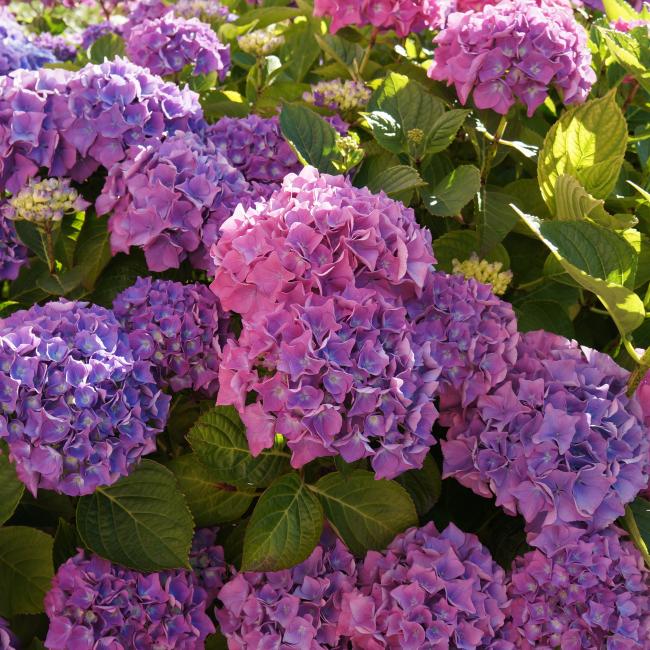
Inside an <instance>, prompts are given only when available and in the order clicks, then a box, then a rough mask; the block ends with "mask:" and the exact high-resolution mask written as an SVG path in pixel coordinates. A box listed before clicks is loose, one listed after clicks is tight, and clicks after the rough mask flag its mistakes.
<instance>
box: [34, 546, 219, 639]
mask: <svg viewBox="0 0 650 650" xmlns="http://www.w3.org/2000/svg"><path fill="white" fill-rule="evenodd" d="M207 541H209V540H207ZM195 543H196V540H195ZM212 553H213V551H211V550H210V549H207V550H205V551H204V552H203V554H201V557H203V558H204V559H205V558H207V560H208V561H211V559H212V555H211V554H212ZM193 556H194V561H196V558H197V557H198V556H199V549H198V548H196V547H195V548H194V550H193ZM216 559H217V561H218V558H216ZM207 568H208V567H201V571H202V572H205V570H206V569H207ZM209 604H210V597H209V595H208V593H207V592H206V591H205V589H203V587H202V586H201V578H200V576H199V575H197V574H194V573H192V572H190V571H184V570H173V571H162V572H159V573H149V574H144V573H140V572H138V571H134V570H132V569H127V568H124V567H121V566H119V565H117V564H112V563H111V562H109V561H108V560H104V559H102V558H100V557H98V556H96V555H86V554H85V553H84V552H83V551H80V552H79V553H78V554H77V555H75V556H74V557H73V558H71V559H69V560H68V561H67V562H66V563H65V564H62V565H61V566H60V567H59V570H58V571H57V573H56V575H55V576H54V579H53V581H52V588H51V590H50V591H49V592H48V594H47V595H46V596H45V613H46V614H47V616H48V617H49V619H50V627H49V630H48V633H47V638H46V639H45V647H46V648H50V649H51V650H88V649H89V648H97V649H99V648H102V649H103V648H106V649H108V648H111V649H118V648H124V649H126V648H134V649H136V650H150V649H153V648H155V649H156V650H200V649H201V648H203V647H204V641H205V639H206V637H207V636H208V635H209V634H211V633H213V632H214V631H215V629H214V625H213V623H212V621H211V620H210V617H209V616H208V614H207V612H206V610H207V607H208V606H209Z"/></svg>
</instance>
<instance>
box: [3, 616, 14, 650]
mask: <svg viewBox="0 0 650 650" xmlns="http://www.w3.org/2000/svg"><path fill="white" fill-rule="evenodd" d="M17 648H18V639H17V638H16V637H15V635H14V634H13V632H12V631H11V630H10V629H9V623H8V622H7V621H5V619H4V618H2V617H0V650H17Z"/></svg>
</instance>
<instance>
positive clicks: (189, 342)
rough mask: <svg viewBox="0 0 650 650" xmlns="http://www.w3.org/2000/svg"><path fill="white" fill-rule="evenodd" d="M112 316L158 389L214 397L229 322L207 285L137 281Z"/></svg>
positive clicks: (119, 298)
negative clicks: (147, 366)
mask: <svg viewBox="0 0 650 650" xmlns="http://www.w3.org/2000/svg"><path fill="white" fill-rule="evenodd" d="M113 313H114V314H115V316H116V318H117V320H118V321H119V322H120V324H121V325H122V327H123V328H124V329H125V330H126V331H127V332H128V334H129V345H130V347H131V349H132V350H133V353H134V355H135V356H136V358H138V359H148V360H149V361H151V362H152V363H153V365H154V366H155V370H154V376H155V377H156V380H157V381H156V383H157V384H158V385H160V386H163V387H166V386H167V385H169V386H170V387H171V389H172V390H173V391H180V390H184V389H192V390H194V391H201V392H203V393H205V394H207V395H208V396H214V395H216V392H217V389H218V387H219V383H218V377H219V374H218V373H219V361H220V358H221V349H222V347H223V345H224V344H225V342H226V340H227V337H228V318H227V316H226V314H225V313H224V312H223V311H222V310H221V308H220V307H219V301H218V300H217V299H216V297H215V295H214V294H213V293H212V292H211V291H210V290H209V289H208V287H207V286H205V285H203V284H200V283H194V284H181V283H180V282H172V281H171V280H152V279H151V278H138V279H137V281H136V283H135V284H134V285H133V286H131V287H129V288H128V289H125V290H124V291H122V293H120V294H119V295H118V296H117V297H116V298H115V301H114V302H113Z"/></svg>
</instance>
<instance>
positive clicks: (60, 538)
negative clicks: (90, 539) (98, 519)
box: [52, 518, 83, 569]
mask: <svg viewBox="0 0 650 650" xmlns="http://www.w3.org/2000/svg"><path fill="white" fill-rule="evenodd" d="M82 546H83V544H82V543H81V540H80V539H79V533H77V529H76V528H75V527H74V526H73V525H71V524H69V523H68V522H67V521H66V520H65V519H61V518H59V523H58V525H57V527H56V534H55V535H54V548H53V553H52V555H53V559H54V568H55V569H58V568H59V567H60V566H61V565H62V564H63V563H64V562H66V561H67V560H68V559H69V558H71V557H72V556H73V555H75V554H76V552H77V549H78V548H81V547H82Z"/></svg>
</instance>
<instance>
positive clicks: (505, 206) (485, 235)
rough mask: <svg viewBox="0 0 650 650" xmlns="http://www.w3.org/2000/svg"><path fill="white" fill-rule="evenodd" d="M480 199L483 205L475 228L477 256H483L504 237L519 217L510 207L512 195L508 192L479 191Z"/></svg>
mask: <svg viewBox="0 0 650 650" xmlns="http://www.w3.org/2000/svg"><path fill="white" fill-rule="evenodd" d="M481 200H482V201H483V205H482V206H481V210H480V214H479V222H478V224H477V228H476V231H477V233H478V241H479V245H478V250H477V251H476V252H477V253H478V255H479V257H485V255H486V254H487V253H489V252H490V251H491V250H493V249H494V248H495V246H498V245H499V244H500V243H501V242H502V241H503V240H504V239H505V238H506V236H507V235H508V233H509V232H510V231H511V230H512V229H513V228H514V227H515V224H516V223H517V221H518V220H519V218H518V217H517V213H516V212H515V211H514V210H513V209H512V208H511V207H510V204H511V203H512V196H510V195H508V194H504V193H503V192H499V191H493V190H488V191H487V192H482V193H481Z"/></svg>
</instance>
